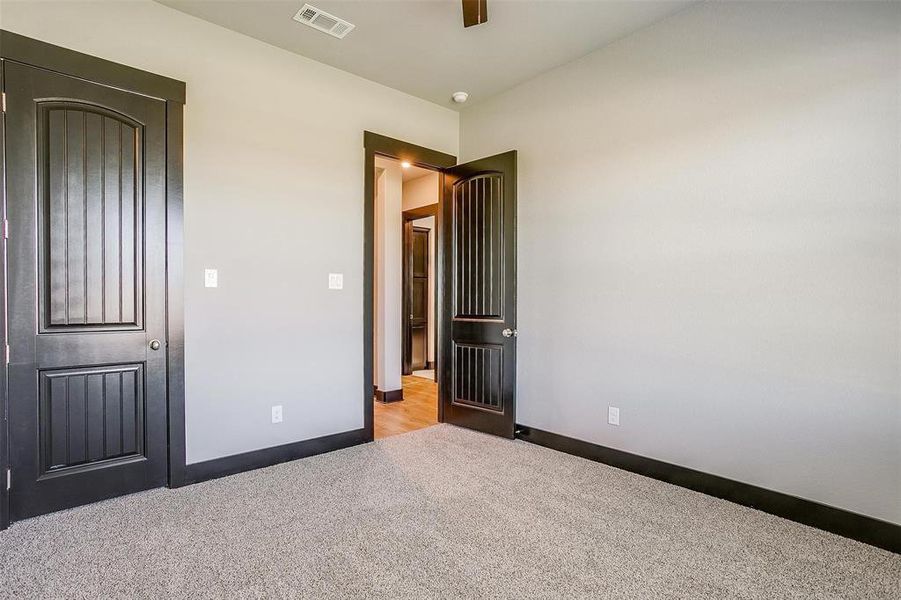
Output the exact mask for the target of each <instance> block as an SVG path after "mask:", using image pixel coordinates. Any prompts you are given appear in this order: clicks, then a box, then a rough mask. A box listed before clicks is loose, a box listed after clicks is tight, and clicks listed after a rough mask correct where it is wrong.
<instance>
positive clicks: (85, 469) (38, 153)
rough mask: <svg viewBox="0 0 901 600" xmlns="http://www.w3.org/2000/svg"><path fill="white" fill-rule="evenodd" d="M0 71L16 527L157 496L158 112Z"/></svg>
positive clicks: (85, 85)
mask: <svg viewBox="0 0 901 600" xmlns="http://www.w3.org/2000/svg"><path fill="white" fill-rule="evenodd" d="M3 68H4V89H5V92H6V96H7V112H6V135H7V139H6V144H7V153H6V172H7V198H8V218H9V223H10V236H9V240H8V260H9V288H8V311H9V320H8V323H9V340H10V341H9V343H10V365H9V402H10V404H9V412H10V414H9V430H10V463H11V470H12V487H11V490H10V516H11V518H12V519H13V520H15V519H22V518H25V517H30V516H34V515H38V514H41V513H46V512H50V511H55V510H60V509H64V508H68V507H71V506H76V505H79V504H85V503H88V502H93V501H96V500H101V499H104V498H109V497H112V496H117V495H121V494H125V493H130V492H135V491H139V490H143V489H147V488H152V487H157V486H161V485H164V484H165V483H166V480H167V458H168V451H167V431H166V427H167V412H166V377H167V374H166V368H167V367H166V351H165V343H166V340H165V332H166V329H165V328H166V297H165V293H166V289H165V286H166V254H165V252H166V237H165V235H166V234H165V226H166V212H165V211H166V204H165V201H166V198H165V195H166V103H165V101H163V100H159V99H155V98H150V97H147V96H143V95H139V94H135V93H130V92H126V91H122V90H120V89H116V88H112V87H108V86H105V85H99V84H95V83H91V82H89V81H85V80H83V79H78V78H74V77H68V76H65V75H61V74H58V73H54V72H51V71H46V70H43V69H38V68H34V67H30V66H25V65H22V64H18V63H15V62H11V61H5V62H4V67H3Z"/></svg>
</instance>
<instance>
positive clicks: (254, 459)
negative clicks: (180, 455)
mask: <svg viewBox="0 0 901 600" xmlns="http://www.w3.org/2000/svg"><path fill="white" fill-rule="evenodd" d="M365 434H366V431H365V429H354V430H351V431H345V432H342V433H334V434H332V435H325V436H322V437H318V438H314V439H312V440H303V441H302V442H294V443H292V444H284V445H281V446H274V447H272V448H263V449H262V450H253V451H252V452H244V453H243V454H234V455H232V456H225V457H223V458H214V459H213V460H208V461H204V462H200V463H194V464H190V465H187V466H186V467H185V482H184V484H185V485H187V484H191V483H200V482H201V481H208V480H210V479H216V478H218V477H225V476H226V475H234V474H236V473H243V472H244V471H252V470H253V469H261V468H263V467H269V466H272V465H277V464H279V463H283V462H288V461H291V460H297V459H298V458H306V457H308V456H313V455H315V454H324V453H325V452H332V451H333V450H340V449H342V448H349V447H350V446H356V445H358V444H363V443H365V441H366V440H365ZM179 487H180V486H179Z"/></svg>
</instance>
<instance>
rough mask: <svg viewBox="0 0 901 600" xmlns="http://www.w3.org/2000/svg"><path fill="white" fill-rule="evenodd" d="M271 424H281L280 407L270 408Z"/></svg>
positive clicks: (279, 405)
mask: <svg viewBox="0 0 901 600" xmlns="http://www.w3.org/2000/svg"><path fill="white" fill-rule="evenodd" d="M272 422H273V423H281V422H282V405H281V404H276V405H275V406H273V407H272Z"/></svg>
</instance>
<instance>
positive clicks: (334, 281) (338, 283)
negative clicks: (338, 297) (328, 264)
mask: <svg viewBox="0 0 901 600" xmlns="http://www.w3.org/2000/svg"><path fill="white" fill-rule="evenodd" d="M328 289H330V290H343V289H344V273H329V274H328Z"/></svg>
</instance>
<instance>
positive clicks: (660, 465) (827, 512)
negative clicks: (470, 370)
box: [516, 425, 901, 553]
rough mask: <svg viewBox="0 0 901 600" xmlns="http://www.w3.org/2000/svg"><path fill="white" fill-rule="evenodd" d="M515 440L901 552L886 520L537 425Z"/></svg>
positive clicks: (900, 539) (899, 535)
mask: <svg viewBox="0 0 901 600" xmlns="http://www.w3.org/2000/svg"><path fill="white" fill-rule="evenodd" d="M516 437H517V438H519V439H521V440H525V441H527V442H531V443H533V444H537V445H539V446H544V447H545V448H551V449H553V450H558V451H560V452H565V453H566V454H572V455H575V456H580V457H582V458H587V459H589V460H594V461H597V462H601V463H604V464H607V465H610V466H613V467H617V468H619V469H623V470H625V471H631V472H632V473H638V474H639V475H644V476H646V477H651V478H653V479H659V480H660V481H665V482H667V483H672V484H674V485H678V486H681V487H684V488H688V489H690V490H694V491H696V492H701V493H703V494H708V495H710V496H715V497H717V498H722V499H723V500H728V501H730V502H735V503H736V504H741V505H743V506H748V507H750V508H754V509H757V510H760V511H763V512H765V513H769V514H771V515H776V516H777V517H782V518H784V519H789V520H790V521H795V522H798V523H803V524H804V525H809V526H811V527H816V528H818V529H822V530H824V531H828V532H830V533H835V534H838V535H841V536H844V537H847V538H851V539H852V540H857V541H859V542H863V543H865V544H870V545H873V546H877V547H879V548H883V549H885V550H889V551H891V552H897V553H901V526H899V525H896V524H894V523H889V522H888V521H881V520H879V519H874V518H873V517H867V516H865V515H861V514H857V513H853V512H850V511H847V510H843V509H840V508H835V507H834V506H828V505H825V504H820V503H818V502H814V501H812V500H805V499H803V498H798V497H796V496H791V495H789V494H783V493H782V492H775V491H773V490H768V489H766V488H762V487H758V486H755V485H751V484H748V483H742V482H740V481H735V480H733V479H727V478H725V477H720V476H718V475H711V474H709V473H704V472H703V471H696V470H694V469H689V468H687V467H680V466H678V465H674V464H671V463H666V462H663V461H660V460H655V459H653V458H646V457H644V456H640V455H638V454H632V453H630V452H624V451H622V450H616V449H613V448H608V447H606V446H599V445H598V444H593V443H591V442H585V441H582V440H577V439H575V438H570V437H566V436H563V435H559V434H556V433H550V432H548V431H542V430H541V429H535V428H534V427H527V426H523V425H517V426H516Z"/></svg>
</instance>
